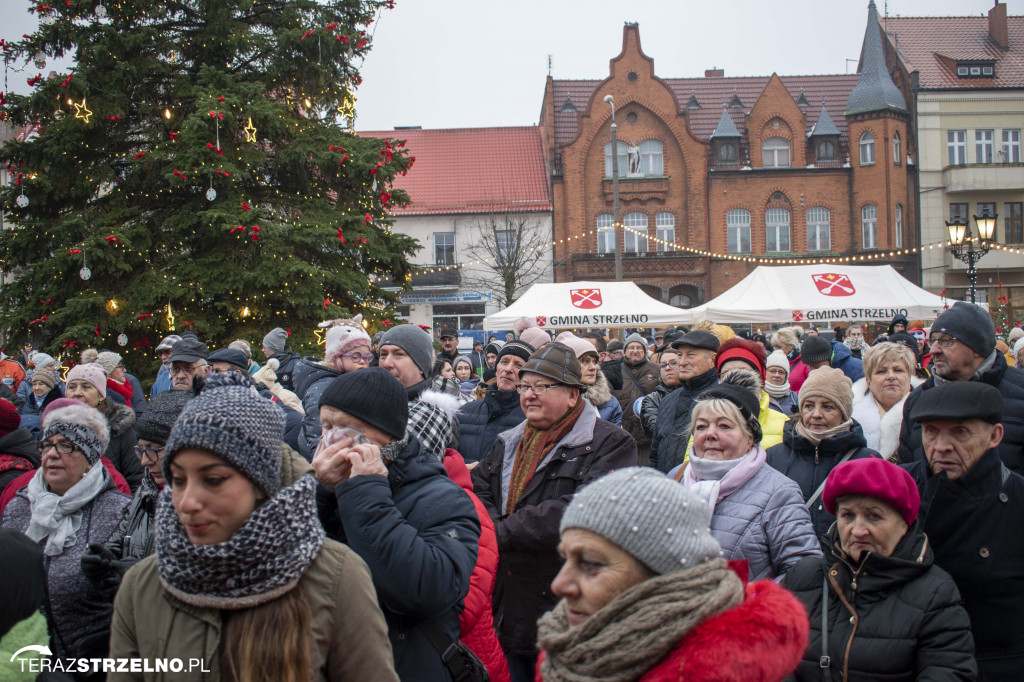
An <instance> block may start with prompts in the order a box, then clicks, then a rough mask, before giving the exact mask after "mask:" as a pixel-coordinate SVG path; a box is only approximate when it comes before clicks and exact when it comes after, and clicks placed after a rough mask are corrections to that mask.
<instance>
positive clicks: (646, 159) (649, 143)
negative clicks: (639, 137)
mask: <svg viewBox="0 0 1024 682" xmlns="http://www.w3.org/2000/svg"><path fill="white" fill-rule="evenodd" d="M640 173H641V174H642V175H664V174H665V163H664V158H663V155H662V146H661V142H658V141H657V140H644V141H643V142H641V143H640Z"/></svg>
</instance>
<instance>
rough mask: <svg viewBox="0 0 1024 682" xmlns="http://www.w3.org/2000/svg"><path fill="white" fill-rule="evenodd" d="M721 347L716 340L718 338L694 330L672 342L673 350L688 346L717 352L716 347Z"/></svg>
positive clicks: (708, 333)
mask: <svg viewBox="0 0 1024 682" xmlns="http://www.w3.org/2000/svg"><path fill="white" fill-rule="evenodd" d="M720 345H722V344H721V342H720V341H719V340H718V337H717V336H715V335H714V334H712V333H711V332H706V331H702V330H700V329H694V330H693V331H692V332H687V333H686V334H683V335H682V336H680V337H679V338H678V339H676V340H675V341H673V342H672V347H673V348H682V347H683V346H690V347H692V348H704V349H706V350H711V351H715V352H716V353H717V352H718V347H719V346H720Z"/></svg>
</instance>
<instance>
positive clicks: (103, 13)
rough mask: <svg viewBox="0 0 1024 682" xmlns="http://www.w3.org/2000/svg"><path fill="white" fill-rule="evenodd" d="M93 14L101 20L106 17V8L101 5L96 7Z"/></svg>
mask: <svg viewBox="0 0 1024 682" xmlns="http://www.w3.org/2000/svg"><path fill="white" fill-rule="evenodd" d="M93 13H94V14H95V15H96V16H98V17H99V18H100V19H102V18H103V17H105V16H107V8H106V7H104V6H103V5H96V9H94V10H93Z"/></svg>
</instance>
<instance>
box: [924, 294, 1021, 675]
mask: <svg viewBox="0 0 1024 682" xmlns="http://www.w3.org/2000/svg"><path fill="white" fill-rule="evenodd" d="M959 305H961V304H960V303H957V304H956V306H959ZM956 306H954V308H955V307H956ZM985 315H986V316H987V315H988V313H985ZM940 321H941V322H942V323H943V326H942V327H936V325H938V324H939V322H940ZM990 324H991V323H990ZM936 325H932V334H936V332H937V331H938V330H939V329H947V330H950V329H952V330H954V331H960V330H959V329H955V328H953V327H951V326H949V322H948V320H942V317H941V316H940V317H939V320H937V321H936ZM947 333H948V332H947ZM933 338H935V337H933ZM938 338H939V339H944V338H946V337H945V336H939V337H938ZM957 343H958V344H959V343H960V341H957ZM949 348H952V346H949V347H948V348H943V349H942V352H943V354H945V353H947V352H949V350H948V349H949ZM1000 359H1001V354H1000ZM954 362H955V359H954V358H950V360H947V361H945V363H946V364H954ZM1018 416H1019V413H1018ZM910 420H912V421H913V422H914V423H915V424H916V425H917V426H918V428H919V433H920V435H921V440H922V446H923V450H924V458H923V459H921V460H918V461H915V462H913V463H912V464H908V465H905V468H906V469H907V471H909V472H910V474H911V475H912V476H913V477H914V479H915V480H916V481H917V485H918V488H920V491H921V512H920V515H919V519H920V521H919V522H920V523H921V524H922V529H923V530H924V532H925V533H926V534H927V535H928V540H929V542H930V543H931V547H932V550H933V551H934V553H935V565H936V566H939V567H940V568H942V569H943V570H944V571H946V572H947V573H949V574H950V575H951V576H952V577H953V581H954V582H955V583H956V586H957V588H958V589H959V590H960V595H961V597H962V598H963V605H964V608H965V609H966V610H967V615H968V616H969V617H970V621H971V634H972V635H973V636H974V645H975V660H977V662H978V671H979V673H980V674H979V676H978V679H979V680H1016V679H1020V677H1018V676H1019V675H1020V674H1021V673H1020V671H1021V668H1022V667H1024V540H1022V539H1021V532H1020V520H1021V518H1024V477H1021V476H1020V475H1018V474H1016V473H1013V472H1012V471H1010V470H1009V469H1007V468H1006V466H1005V460H1004V461H1000V456H1001V453H1000V452H999V446H1000V445H1001V442H1000V441H1003V442H1005V435H1006V432H1007V431H1008V430H1009V429H1008V428H1006V424H1007V420H1006V405H1005V402H1004V400H1003V396H1002V395H1001V392H1000V391H999V390H998V388H997V387H993V386H991V385H989V384H988V383H986V382H985V381H945V382H942V383H939V384H937V385H934V386H933V387H932V388H931V389H930V390H927V391H923V392H921V394H920V395H919V396H918V399H917V401H916V402H915V403H914V407H913V408H912V410H911V411H910ZM1017 423H1019V420H1018V422H1017Z"/></svg>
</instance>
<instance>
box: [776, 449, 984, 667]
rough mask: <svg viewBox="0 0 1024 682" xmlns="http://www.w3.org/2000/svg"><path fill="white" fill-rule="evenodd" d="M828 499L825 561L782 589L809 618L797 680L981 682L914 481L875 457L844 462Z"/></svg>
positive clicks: (799, 568) (963, 617)
mask: <svg viewBox="0 0 1024 682" xmlns="http://www.w3.org/2000/svg"><path fill="white" fill-rule="evenodd" d="M823 497H824V502H825V506H826V507H827V508H828V510H829V512H830V513H832V514H835V516H836V523H835V524H833V526H832V527H831V528H830V529H829V532H828V536H827V538H825V540H824V548H825V551H826V554H825V556H824V557H822V558H814V559H804V560H803V561H801V562H800V563H798V564H797V565H796V566H795V567H794V568H793V569H792V570H791V571H790V572H789V573H787V574H786V577H785V578H784V579H783V585H784V586H785V587H786V588H787V589H789V590H791V591H792V592H793V593H794V594H795V595H796V596H797V598H798V599H799V600H800V601H801V602H803V604H804V606H805V607H806V608H807V613H808V614H809V615H810V626H811V637H810V641H809V643H808V646H807V651H806V652H805V653H804V660H803V661H802V662H801V663H800V667H799V668H798V669H797V672H796V679H797V680H798V681H799V682H811V681H812V680H813V681H814V682H817V681H818V680H822V679H828V678H827V677H826V675H827V674H828V672H830V670H829V669H831V672H832V673H833V674H832V679H837V680H906V681H907V682H910V681H911V680H973V679H976V676H977V673H978V670H977V665H976V663H975V661H974V642H973V640H972V638H971V623H970V619H969V618H968V616H967V612H966V611H965V610H964V607H963V606H961V604H960V601H961V600H960V593H959V591H958V590H957V587H956V584H955V583H954V582H953V578H952V577H950V575H949V574H948V573H946V572H945V571H944V570H942V569H941V568H939V567H938V566H936V565H935V564H934V563H933V560H934V555H933V554H932V549H931V547H930V546H929V543H928V538H927V537H925V534H924V530H923V528H922V526H921V523H920V522H919V521H918V511H919V510H920V506H921V497H920V494H919V493H918V489H917V484H916V483H915V482H914V479H913V478H912V477H911V476H910V474H908V473H907V472H906V471H904V470H903V469H901V468H900V467H898V466H896V465H895V464H892V463H890V462H887V461H884V460H881V459H878V458H874V457H872V458H868V459H858V460H856V461H852V462H846V463H844V464H840V465H839V466H837V467H836V468H835V469H833V470H832V473H830V474H829V476H828V481H827V483H826V484H825V492H824V494H823ZM823 600H824V604H822V601H823ZM823 633H824V634H825V635H827V636H825V637H823V636H822V635H823Z"/></svg>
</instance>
